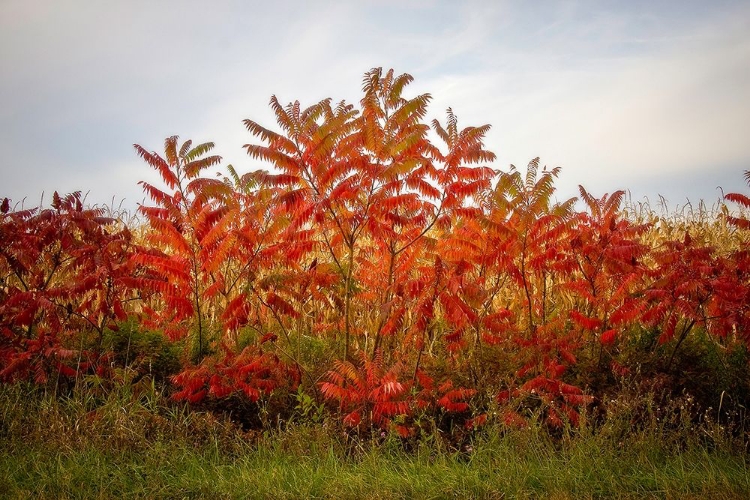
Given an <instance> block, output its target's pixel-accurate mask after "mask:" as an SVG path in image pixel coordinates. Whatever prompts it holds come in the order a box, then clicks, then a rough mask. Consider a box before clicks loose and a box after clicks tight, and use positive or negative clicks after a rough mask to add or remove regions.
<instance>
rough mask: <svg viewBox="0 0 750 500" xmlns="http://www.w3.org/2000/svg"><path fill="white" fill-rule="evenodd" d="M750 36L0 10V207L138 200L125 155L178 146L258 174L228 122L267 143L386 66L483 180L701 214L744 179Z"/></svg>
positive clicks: (598, 15)
mask: <svg viewBox="0 0 750 500" xmlns="http://www.w3.org/2000/svg"><path fill="white" fill-rule="evenodd" d="M717 5H718V7H717ZM678 7H679V8H678ZM748 33H750V8H748V7H746V6H744V5H743V4H741V3H738V2H724V3H721V4H711V5H706V4H704V3H701V2H689V1H688V2H681V3H679V4H670V3H662V2H659V3H652V2H641V3H627V4H624V3H620V2H587V1H583V2H570V3H565V4H560V3H556V2H554V3H537V2H535V3H533V4H530V3H524V4H518V3H511V2H496V3H492V4H487V2H480V1H477V2H466V3H455V2H443V1H437V0H434V1H430V0H425V1H422V2H396V1H393V2H379V1H378V2H376V1H368V2H320V3H318V2H316V3H314V4H313V3H310V2H285V3H283V4H281V3H274V4H272V3H268V2H250V3H244V2H220V3H215V4H212V5H211V6H210V8H208V7H207V4H205V3H202V2H158V3H152V2H140V1H136V2H117V3H115V2H98V3H86V4H83V3H80V2H75V1H56V2H24V1H21V0H6V1H5V2H3V3H2V4H0V65H2V67H4V68H7V69H8V71H5V72H4V74H5V75H7V76H6V77H5V78H3V79H2V80H0V103H1V104H2V105H1V106H0V148H2V150H3V151H4V154H5V161H4V164H3V165H2V166H0V169H1V170H0V172H1V173H2V177H3V179H4V183H3V184H4V186H3V188H4V190H5V193H0V194H2V195H3V196H6V195H11V196H13V197H14V198H15V199H20V198H21V197H23V196H28V197H29V198H32V197H33V198H37V197H38V194H39V193H40V192H41V190H42V189H44V190H45V191H49V190H50V189H59V190H61V191H64V190H71V189H81V190H84V191H88V190H90V191H91V198H90V199H91V200H94V201H96V202H109V201H110V200H111V198H112V196H113V195H114V196H116V197H125V198H126V199H128V200H137V201H140V200H141V198H142V194H141V191H140V188H139V187H138V186H137V184H136V181H137V179H139V178H142V176H143V175H146V174H145V172H148V167H147V166H145V164H143V163H142V162H140V160H139V159H138V158H137V157H136V156H135V154H134V153H133V150H132V146H131V145H132V143H134V142H137V143H139V144H141V145H143V146H144V147H146V148H148V149H153V150H157V151H158V150H159V149H160V148H161V144H162V142H163V140H164V138H165V137H167V136H169V135H173V134H179V135H180V136H181V138H182V139H188V138H191V139H194V140H195V141H201V142H203V141H207V140H212V141H215V142H216V144H217V147H216V151H217V153H219V154H222V155H223V156H224V157H225V159H226V163H230V162H231V163H233V164H234V165H235V166H236V167H237V168H238V170H240V171H246V170H249V169H251V168H257V167H259V166H260V165H258V164H257V163H254V162H253V161H251V160H250V159H249V158H247V156H246V155H245V153H244V151H243V150H242V148H241V146H242V145H243V144H245V143H247V142H250V141H251V140H252V138H251V137H250V135H249V134H248V133H247V132H246V131H245V130H244V127H243V126H242V123H241V121H242V119H244V118H252V119H254V120H256V121H259V122H261V123H263V124H266V125H269V126H274V124H275V120H274V117H273V115H272V114H271V112H270V110H269V108H268V99H269V97H270V95H271V94H276V95H277V96H278V97H279V99H280V100H281V101H282V102H288V101H292V100H295V99H299V100H300V101H301V102H302V104H303V105H310V104H312V103H314V102H316V101H318V100H320V99H322V98H325V97H332V98H333V99H334V100H339V99H346V100H347V101H349V102H354V103H356V102H358V100H359V98H360V84H361V78H362V74H363V73H364V72H365V71H367V70H368V69H370V68H371V67H373V66H381V65H382V66H385V67H393V68H395V70H396V71H397V72H409V73H411V74H413V75H414V76H415V82H414V83H413V84H412V85H411V86H410V88H409V89H408V91H407V94H409V95H416V94H418V93H424V92H430V93H431V94H432V95H433V98H434V100H433V103H432V105H431V107H430V113H429V118H439V119H443V118H444V110H445V108H447V107H448V106H451V107H453V109H454V111H455V112H456V114H457V115H458V116H459V123H460V124H461V125H462V126H466V125H480V124H484V123H490V124H492V125H493V129H492V131H491V132H490V134H489V136H488V147H489V148H490V149H492V150H493V151H495V152H496V153H497V154H498V158H499V159H498V161H497V163H496V165H495V167H496V168H505V167H507V165H508V164H510V163H514V164H516V165H518V166H523V165H525V164H526V162H528V161H529V160H530V159H531V158H533V157H535V156H541V157H542V161H543V162H544V163H547V164H549V165H553V166H558V165H559V166H562V167H563V174H562V177H561V180H560V187H561V190H563V189H564V190H566V193H568V195H571V196H572V195H575V194H576V192H577V191H576V189H575V185H576V184H578V183H583V184H584V185H586V187H587V188H589V189H590V190H591V191H592V192H594V193H597V192H603V191H612V190H614V189H617V188H621V187H630V188H632V189H633V190H634V191H638V192H639V193H640V192H643V193H649V194H651V193H655V192H663V191H665V190H667V189H669V190H672V191H673V192H676V191H677V190H682V191H680V192H685V193H690V194H691V196H705V197H708V196H709V194H706V193H713V192H714V191H715V190H714V189H713V188H714V186H713V184H714V183H713V181H712V178H716V179H717V180H718V179H729V178H731V176H732V175H736V177H737V179H738V183H740V184H741V170H742V169H743V168H750V165H749V164H750V151H748V148H747V147H746V146H745V142H746V141H745V137H744V135H743V133H744V131H746V130H748V129H749V125H750V87H748V86H747V84H746V82H747V81H748V80H749V79H750V63H748V61H750V35H748ZM745 135H746V134H745ZM712 172H713V173H715V175H714V174H712ZM712 176H713V177H712ZM697 178H700V179H704V181H702V182H701V183H696V182H695V180H694V179H697ZM109 179H114V180H109ZM131 182H132V186H131V185H130V184H129V183H131ZM696 184H702V185H696ZM706 186H709V187H708V188H706ZM702 188H706V189H702ZM739 188H740V189H741V188H742V186H741V185H740V186H739ZM709 189H710V191H709ZM711 195H712V194H711Z"/></svg>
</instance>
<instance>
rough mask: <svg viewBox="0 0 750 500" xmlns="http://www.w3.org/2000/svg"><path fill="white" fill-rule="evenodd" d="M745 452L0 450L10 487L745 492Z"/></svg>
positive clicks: (82, 491)
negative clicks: (349, 453)
mask: <svg viewBox="0 0 750 500" xmlns="http://www.w3.org/2000/svg"><path fill="white" fill-rule="evenodd" d="M747 465H748V464H747V461H746V460H745V459H744V458H743V457H738V456H731V455H727V454H725V453H715V452H714V453H709V452H707V451H705V450H703V451H700V450H691V451H685V452H681V453H679V454H666V453H661V452H659V451H653V450H652V451H650V452H643V451H640V452H639V451H624V452H619V453H615V452H612V451H611V450H595V449H587V448H586V445H585V443H584V446H583V449H582V448H581V447H578V446H576V447H574V448H572V449H569V450H564V451H556V450H554V449H552V448H551V447H548V446H539V447H534V449H533V450H530V449H524V447H523V446H520V447H519V444H518V442H517V441H515V440H513V439H509V440H507V441H506V440H495V441H493V442H487V443H481V444H478V445H477V448H476V449H475V451H474V453H473V454H472V455H470V456H466V455H455V454H453V455H451V454H445V453H441V454H435V453H432V452H424V453H416V454H406V453H404V452H393V451H388V450H383V449H373V450H368V451H367V452H365V453H364V454H362V455H360V456H357V457H356V458H353V457H349V458H347V457H343V456H341V454H339V453H337V451H336V450H335V449H334V448H328V449H323V450H320V451H318V452H315V453H307V454H296V453H290V452H288V451H284V450H280V449H277V448H274V447H273V446H270V447H264V446H262V447H260V448H255V449H250V447H248V449H247V450H246V451H245V452H244V453H242V454H240V455H239V456H236V455H234V454H226V453H222V451H221V450H220V449H190V448H188V447H185V446H180V445H176V444H174V443H172V444H163V443H157V444H155V445H154V446H153V447H151V448H150V449H149V450H145V451H139V452H127V451H115V452H106V451H104V450H101V449H98V448H92V447H82V448H80V449H75V450H50V449H46V448H43V447H40V446H34V447H30V448H28V449H25V450H17V451H16V452H14V453H11V454H7V455H3V457H2V458H0V471H1V474H2V477H4V478H5V479H4V480H3V484H2V486H0V488H2V489H0V495H2V496H3V497H7V498H25V497H40V496H41V497H47V498H99V497H103V498H120V497H129V498H183V497H187V498H196V497H197V498H201V497H205V498H312V497H317V498H451V497H459V498H501V497H510V498H516V497H520V498H523V497H535V496H545V497H558V498H568V497H570V498H586V497H589V498H593V497H614V498H643V497H653V498H691V497H693V498H747V497H748V496H750V480H749V479H748V469H747Z"/></svg>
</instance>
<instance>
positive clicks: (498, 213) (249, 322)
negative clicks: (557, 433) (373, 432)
mask: <svg viewBox="0 0 750 500" xmlns="http://www.w3.org/2000/svg"><path fill="white" fill-rule="evenodd" d="M411 80H412V79H411V77H410V76H409V75H400V76H397V75H395V74H394V73H393V71H387V72H383V71H382V70H381V69H374V70H372V71H370V72H368V73H367V74H366V75H365V77H364V83H363V96H362V99H361V101H360V103H359V105H356V106H355V105H352V104H348V103H345V102H341V103H338V104H334V103H332V101H331V100H330V99H326V100H323V101H321V102H319V103H316V104H313V105H312V106H309V107H306V108H303V107H302V106H301V105H300V103H299V102H293V103H290V104H288V105H286V106H283V105H282V104H280V103H279V101H278V100H277V99H276V97H272V98H271V107H272V109H273V111H274V113H275V116H276V120H277V125H278V129H277V130H273V129H271V128H267V127H266V126H264V125H261V124H259V123H256V122H255V121H252V120H245V126H246V127H247V130H248V132H249V136H250V137H251V142H250V143H249V144H247V145H245V149H246V150H247V153H248V154H249V155H250V156H251V157H252V158H255V159H257V160H260V161H262V162H263V163H264V165H266V166H267V168H268V170H256V171H253V172H249V173H246V174H244V175H239V174H238V173H237V172H236V171H235V170H234V169H233V168H232V167H231V166H227V167H226V168H225V173H224V176H223V177H219V178H217V177H216V176H215V175H212V174H214V173H215V172H214V171H213V170H211V169H212V168H214V167H217V166H218V165H219V164H220V163H221V159H220V157H218V156H212V155H210V153H211V151H212V149H213V144H212V143H204V144H198V145H195V144H193V143H192V142H191V141H186V142H184V143H180V141H179V139H178V138H177V137H170V138H168V139H167V140H166V141H165V144H164V151H163V152H158V153H157V152H152V151H149V150H148V149H146V148H143V147H141V146H138V145H136V146H135V147H136V151H137V154H138V155H139V156H140V157H141V158H143V160H144V161H145V162H146V163H147V164H148V165H150V166H151V167H152V168H154V169H155V170H156V171H157V172H158V173H159V175H160V177H161V180H162V182H161V185H151V184H147V183H141V184H142V186H143V188H144V190H145V192H146V193H147V195H148V197H149V199H150V200H151V204H149V205H144V206H141V207H140V209H139V213H140V215H141V219H140V222H139V223H137V224H135V225H134V226H133V227H126V225H125V224H124V223H123V221H121V220H115V219H112V218H107V217H104V211H103V210H100V209H96V208H85V207H84V206H83V205H82V202H81V197H80V194H79V193H73V194H70V195H67V196H64V197H60V196H58V195H57V194H55V197H54V199H53V203H52V206H51V208H40V209H31V210H15V209H12V208H11V204H10V202H9V200H7V199H6V200H5V201H4V202H3V205H2V214H1V215H0V241H2V248H1V249H0V331H1V332H2V336H1V337H0V379H2V381H4V382H13V381H17V380H20V379H31V380H34V381H36V382H37V383H40V384H54V385H58V386H59V385H60V384H62V385H63V386H65V385H70V384H73V383H75V382H80V381H82V380H87V381H90V380H91V379H92V377H95V378H96V379H97V380H100V381H101V380H107V378H108V377H112V373H113V370H116V369H118V367H123V366H126V367H128V369H131V370H134V371H135V372H136V376H137V377H138V378H144V377H148V378H149V379H158V380H163V381H168V383H170V384H171V385H172V387H173V392H174V398H175V399H176V400H186V401H188V402H190V403H191V404H196V405H203V406H205V407H209V408H213V409H218V410H223V411H232V412H233V414H234V415H241V416H242V418H244V419H245V422H246V423H248V425H257V424H258V423H262V422H267V421H268V416H269V412H270V413H273V414H275V415H276V416H277V417H279V418H282V417H283V418H287V417H289V416H290V415H291V412H292V410H293V409H295V408H296V410H297V411H298V413H299V412H301V413H304V414H305V415H306V416H309V417H310V418H313V416H312V413H314V412H312V411H311V410H310V408H323V406H320V405H322V404H323V403H324V402H325V403H326V404H327V405H328V408H329V410H330V411H331V412H332V414H335V415H339V417H340V418H341V421H342V422H343V424H344V425H346V426H348V427H350V428H353V429H357V430H365V429H372V428H377V429H383V430H388V429H391V430H394V431H397V432H398V433H400V434H401V435H402V436H410V435H414V434H417V433H419V432H420V431H421V430H422V426H423V424H424V421H425V418H423V417H429V418H430V419H431V420H430V421H432V422H434V421H435V419H438V421H439V422H441V423H442V424H441V425H452V426H457V427H462V428H469V429H470V428H473V427H476V426H480V425H484V424H485V423H486V422H488V421H501V422H504V423H505V424H507V425H520V426H523V425H524V423H525V421H526V419H527V418H529V417H530V416H534V417H535V418H541V419H542V420H543V421H544V422H546V423H547V424H548V425H549V426H550V427H552V428H555V427H560V426H562V425H564V424H565V423H566V422H568V423H570V424H572V425H575V424H576V422H577V421H578V418H579V413H580V411H581V409H582V408H583V407H589V408H592V407H597V405H599V406H601V398H602V397H603V396H604V395H606V394H608V393H609V392H610V391H613V390H617V389H616V388H617V387H622V385H621V384H622V381H623V380H628V381H630V382H632V383H631V384H630V385H629V386H630V387H634V386H636V387H639V390H642V391H643V392H644V393H651V394H654V395H655V397H669V396H672V395H676V394H679V393H689V394H690V395H691V397H698V398H701V399H700V403H701V404H702V405H703V408H707V407H708V406H710V405H714V407H716V406H717V405H719V404H720V403H719V398H721V401H722V403H723V402H724V400H725V398H726V401H727V403H726V405H727V406H725V408H729V403H728V402H729V401H730V400H731V401H732V402H733V404H736V405H739V406H734V407H735V408H736V407H741V406H742V404H743V403H747V401H745V400H744V399H743V398H747V396H746V395H747V394H748V389H750V387H748V386H749V385H750V380H748V373H750V371H749V370H748V355H747V348H748V345H750V308H749V306H750V255H749V254H748V250H747V248H748V245H747V244H748V239H750V233H748V229H749V227H748V226H749V225H750V224H749V223H748V219H747V218H746V217H743V215H742V210H741V209H743V208H744V209H746V208H748V207H750V199H749V198H748V197H746V196H744V195H742V194H736V193H735V194H731V195H727V196H726V199H727V200H728V201H729V202H731V203H732V205H730V206H731V207H734V208H735V209H734V210H732V211H731V212H730V211H726V213H725V214H723V215H717V216H715V217H713V218H703V219H693V220H687V221H684V220H683V221H680V220H678V219H665V218H660V217H657V216H656V215H653V214H641V217H636V216H634V215H633V213H631V212H629V211H628V210H626V209H624V208H623V196H624V193H623V191H618V192H615V193H612V194H605V195H602V196H601V197H597V196H595V195H592V194H590V193H589V192H588V191H586V189H584V188H583V187H581V188H580V199H578V200H576V199H569V200H564V201H558V200H556V198H555V188H554V181H555V179H556V177H557V176H558V175H559V169H558V168H554V169H547V168H541V167H540V163H539V160H538V159H535V160H532V161H531V162H530V163H529V165H528V166H527V168H526V170H525V172H521V171H519V170H517V169H516V168H515V167H513V166H511V168H510V170H509V171H502V170H493V169H491V168H488V167H487V166H486V164H488V163H490V162H491V161H492V160H493V159H494V155H493V154H492V153H491V152H490V151H488V150H487V149H485V145H484V137H485V134H486V132H487V131H488V129H489V125H484V126H480V127H467V128H461V127H459V125H458V122H457V119H456V116H455V115H454V114H453V112H452V111H451V110H450V109H449V110H448V111H447V118H446V123H445V124H442V123H440V122H438V121H437V120H435V121H433V122H432V124H431V127H430V126H428V125H427V124H426V123H425V116H426V113H427V106H428V103H429V101H430V96H429V95H428V94H424V95H418V96H414V97H406V96H405V92H406V88H407V85H408V84H409V83H410V82H411ZM253 141H254V142H253ZM745 175H746V179H747V180H748V183H749V185H750V174H747V173H746V174H745ZM576 201H579V202H580V203H578V205H577V204H576ZM579 206H580V207H582V209H579V208H577V207H579ZM592 405H593V406H592ZM316 411H317V410H316Z"/></svg>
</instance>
